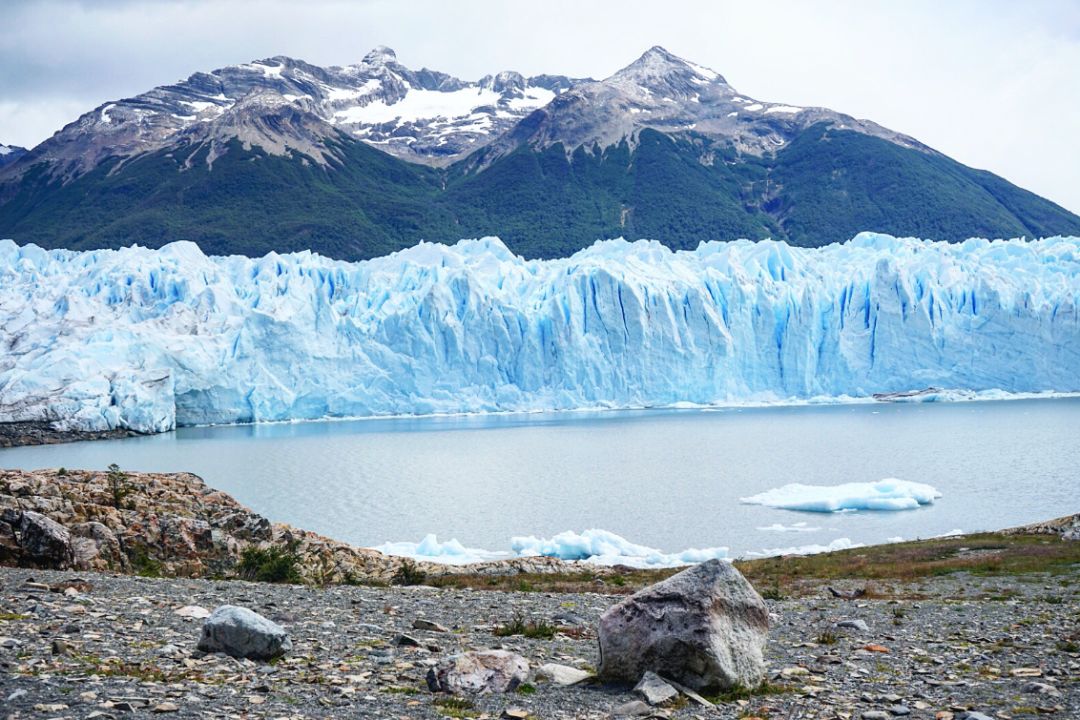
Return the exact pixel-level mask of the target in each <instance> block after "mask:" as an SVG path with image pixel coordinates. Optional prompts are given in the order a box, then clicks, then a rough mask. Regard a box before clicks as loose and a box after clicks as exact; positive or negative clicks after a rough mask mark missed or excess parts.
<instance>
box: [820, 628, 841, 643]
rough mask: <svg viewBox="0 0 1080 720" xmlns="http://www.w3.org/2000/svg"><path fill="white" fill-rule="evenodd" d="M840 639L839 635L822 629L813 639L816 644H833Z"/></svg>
mask: <svg viewBox="0 0 1080 720" xmlns="http://www.w3.org/2000/svg"><path fill="white" fill-rule="evenodd" d="M839 641H840V636H839V635H837V634H836V633H834V632H833V631H832V630H822V631H821V632H820V633H819V634H818V636H817V638H816V639H815V640H814V642H816V643H817V644H818V645H835V644H836V643H838V642H839Z"/></svg>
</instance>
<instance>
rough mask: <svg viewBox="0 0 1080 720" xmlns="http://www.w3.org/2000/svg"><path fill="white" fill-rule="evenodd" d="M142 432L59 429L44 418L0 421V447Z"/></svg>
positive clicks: (123, 436) (109, 437)
mask: <svg viewBox="0 0 1080 720" xmlns="http://www.w3.org/2000/svg"><path fill="white" fill-rule="evenodd" d="M141 434H142V433H138V432H135V431H134V430H127V429H125V428H117V429H115V430H97V431H94V430H60V429H57V427H56V425H54V424H53V423H52V422H49V421H46V420H40V421H35V420H30V421H24V422H0V448H8V447H19V446H21V445H55V444H57V443H66V442H77V441H79V440H115V439H117V438H125V437H135V436H136V435H141Z"/></svg>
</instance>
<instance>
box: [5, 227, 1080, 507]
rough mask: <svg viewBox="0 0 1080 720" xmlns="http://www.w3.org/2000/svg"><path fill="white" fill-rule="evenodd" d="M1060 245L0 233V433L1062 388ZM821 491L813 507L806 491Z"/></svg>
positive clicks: (1073, 252) (1072, 280)
mask: <svg viewBox="0 0 1080 720" xmlns="http://www.w3.org/2000/svg"><path fill="white" fill-rule="evenodd" d="M1078 305H1080V239H1078V238H1052V239H1047V240H1039V241H1021V240H1012V241H994V242H989V241H986V240H969V241H967V242H964V243H958V244H946V243H934V242H929V241H922V240H912V239H897V238H893V237H889V236H887V235H878V234H871V233H865V234H862V235H859V236H858V237H856V238H855V239H854V240H852V241H850V242H848V243H844V244H835V245H829V246H827V247H824V248H819V249H805V248H794V247H789V246H788V245H786V244H784V243H779V242H769V241H766V242H761V243H752V242H748V241H738V242H731V243H720V242H706V243H702V244H701V245H700V246H699V247H698V248H697V249H696V250H693V251H681V252H672V251H670V250H668V249H667V248H665V247H664V246H662V245H660V244H659V243H656V242H651V241H638V242H635V243H628V242H625V241H622V240H613V241H605V242H599V243H597V244H595V245H593V246H592V247H590V248H588V249H585V250H582V251H580V252H578V253H576V254H575V255H573V256H572V257H569V258H565V259H561V260H549V261H539V260H533V261H526V260H523V259H521V258H519V257H517V256H515V255H513V254H511V253H510V252H509V251H508V250H507V249H506V248H505V246H503V244H502V243H501V242H499V241H498V240H496V239H493V238H487V239H483V240H469V241H462V242H459V243H458V244H457V245H454V246H444V245H436V244H430V243H421V244H420V245H417V246H415V247H413V248H410V249H408V250H404V251H402V252H398V253H395V254H393V255H390V256H387V257H383V258H377V259H375V260H371V261H367V262H358V263H348V262H339V261H333V260H329V259H326V258H323V257H320V256H318V255H314V254H312V253H309V252H303V253H295V254H288V255H278V254H275V253H271V254H269V255H267V256H265V257H262V258H254V259H251V258H245V257H238V256H234V257H206V256H205V255H203V254H202V253H201V252H200V251H199V249H198V247H197V246H195V245H194V244H192V243H173V244H170V245H167V246H165V247H164V248H162V249H161V250H148V249H145V248H126V249H122V250H99V251H92V252H72V251H66V250H53V251H46V250H42V249H41V248H39V247H37V246H34V245H27V246H24V247H20V246H18V245H16V244H15V243H13V242H11V241H0V342H2V343H3V344H4V347H5V348H6V354H5V358H6V360H5V362H4V363H3V364H0V422H4V421H16V420H24V421H25V420H41V419H49V420H50V421H56V422H58V423H59V424H61V425H62V426H64V427H70V428H78V429H86V430H100V429H107V428H115V427H128V428H133V429H136V430H141V431H161V430H169V429H172V428H173V427H175V426H176V425H177V424H180V425H193V424H206V423H236V422H259V421H271V420H296V419H314V418H323V417H355V416H374V415H400V414H429V413H444V412H491V411H532V410H563V409H572V408H580V407H657V406H668V405H675V404H684V405H702V406H708V405H732V404H769V403H778V402H783V403H806V402H815V403H816V402H828V401H853V400H858V401H871V400H869V395H870V394H872V393H877V392H896V391H910V390H920V389H923V388H927V387H936V388H946V389H947V390H944V391H935V392H934V393H929V394H927V395H926V396H922V397H913V398H910V399H909V400H910V401H918V402H926V401H933V400H944V399H983V398H993V397H1009V396H1010V395H1007V394H1006V393H1014V394H1015V393H1019V394H1023V393H1046V392H1047V391H1058V392H1062V391H1077V390H1080V376H1078V373H1077V371H1076V367H1077V365H1076V358H1077V357H1078V356H1080V314H1078V311H1077V307H1078ZM830 497H831V496H830Z"/></svg>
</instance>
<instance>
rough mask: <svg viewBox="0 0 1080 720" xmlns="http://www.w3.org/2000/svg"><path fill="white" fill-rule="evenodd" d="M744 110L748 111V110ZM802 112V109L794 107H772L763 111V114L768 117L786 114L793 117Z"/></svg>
mask: <svg viewBox="0 0 1080 720" xmlns="http://www.w3.org/2000/svg"><path fill="white" fill-rule="evenodd" d="M746 109H747V110H749V109H750V108H746ZM802 111H803V108H801V107H795V106H793V105H772V106H770V107H769V109H768V110H766V111H765V114H766V115H768V114H769V113H786V114H790V115H794V114H795V113H801V112H802Z"/></svg>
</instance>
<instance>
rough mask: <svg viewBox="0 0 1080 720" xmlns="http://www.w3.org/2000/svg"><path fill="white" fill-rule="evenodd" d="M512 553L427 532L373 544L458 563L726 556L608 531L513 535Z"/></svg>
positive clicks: (686, 560) (688, 560)
mask: <svg viewBox="0 0 1080 720" xmlns="http://www.w3.org/2000/svg"><path fill="white" fill-rule="evenodd" d="M510 545H511V548H512V552H502V551H493V550H479V549H473V548H466V547H464V546H463V545H462V544H461V543H460V542H458V541H457V540H449V541H447V542H445V543H440V542H439V541H438V540H437V539H436V538H435V536H434V535H428V536H427V537H425V538H424V539H423V540H422V541H421V542H419V543H413V542H392V543H385V544H383V545H379V546H377V547H375V548H374V549H375V550H379V551H380V552H384V553H386V554H387V555H400V556H404V557H410V558H413V559H415V560H428V561H430V562H437V563H446V564H451V565H461V564H465V563H474V562H484V561H488V560H504V559H506V558H509V557H530V556H538V555H540V556H546V557H554V558H559V559H561V560H572V561H581V562H586V563H589V564H593V565H627V566H629V567H638V568H648V567H679V566H681V565H692V564H694V563H699V562H705V561H706V560H712V559H713V558H719V559H727V557H728V549H727V548H726V547H715V548H704V549H697V548H691V549H689V550H683V551H682V552H677V553H665V552H663V551H661V550H657V549H656V548H651V547H646V546H645V545H637V544H635V543H632V542H630V541H629V540H627V539H626V538H624V537H621V536H619V535H616V534H615V533H613V532H610V531H608V530H595V529H594V530H585V531H584V532H581V533H576V532H572V531H567V532H562V533H559V534H557V535H555V536H553V537H551V538H547V539H541V538H537V537H533V536H527V537H525V536H521V537H514V538H512V539H511V541H510Z"/></svg>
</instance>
